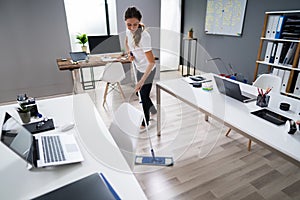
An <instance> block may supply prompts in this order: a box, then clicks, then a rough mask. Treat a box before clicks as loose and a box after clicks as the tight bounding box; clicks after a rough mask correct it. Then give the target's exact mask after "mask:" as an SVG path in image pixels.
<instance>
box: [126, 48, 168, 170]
mask: <svg viewBox="0 0 300 200" xmlns="http://www.w3.org/2000/svg"><path fill="white" fill-rule="evenodd" d="M130 55H131V56H133V54H132V52H130ZM132 69H133V74H134V78H135V83H136V84H137V82H138V81H137V76H136V72H135V70H136V69H135V65H134V63H133V62H132ZM138 97H139V103H140V104H141V105H142V103H143V102H142V98H141V94H140V91H138ZM141 107H142V109H143V105H142V106H141ZM143 113H144V112H143ZM143 119H144V122H145V126H146V132H147V137H148V140H149V144H150V151H151V156H136V157H135V164H136V165H157V166H172V165H173V158H172V157H157V156H155V153H154V150H153V146H152V141H151V138H150V134H149V130H148V124H147V123H146V117H145V113H144V115H143Z"/></svg>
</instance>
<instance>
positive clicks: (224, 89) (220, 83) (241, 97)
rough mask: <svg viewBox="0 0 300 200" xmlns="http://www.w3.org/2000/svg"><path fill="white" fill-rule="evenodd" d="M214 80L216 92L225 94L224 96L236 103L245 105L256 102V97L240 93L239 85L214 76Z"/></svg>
mask: <svg viewBox="0 0 300 200" xmlns="http://www.w3.org/2000/svg"><path fill="white" fill-rule="evenodd" d="M214 79H215V81H216V84H217V87H218V90H219V92H220V93H222V94H225V95H226V96H229V97H231V98H234V99H236V100H238V101H241V102H243V103H247V102H250V101H254V100H256V96H255V95H252V94H249V93H246V92H243V93H242V91H241V88H240V85H239V84H238V83H235V82H233V81H229V80H227V79H224V78H221V77H218V76H214Z"/></svg>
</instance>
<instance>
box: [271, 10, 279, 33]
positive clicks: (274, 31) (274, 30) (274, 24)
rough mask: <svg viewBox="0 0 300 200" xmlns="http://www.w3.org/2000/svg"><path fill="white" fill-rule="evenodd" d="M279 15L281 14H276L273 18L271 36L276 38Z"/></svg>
mask: <svg viewBox="0 0 300 200" xmlns="http://www.w3.org/2000/svg"><path fill="white" fill-rule="evenodd" d="M279 17H280V15H275V16H274V18H273V23H272V29H271V35H270V38H275V35H276V29H277V25H278V21H279Z"/></svg>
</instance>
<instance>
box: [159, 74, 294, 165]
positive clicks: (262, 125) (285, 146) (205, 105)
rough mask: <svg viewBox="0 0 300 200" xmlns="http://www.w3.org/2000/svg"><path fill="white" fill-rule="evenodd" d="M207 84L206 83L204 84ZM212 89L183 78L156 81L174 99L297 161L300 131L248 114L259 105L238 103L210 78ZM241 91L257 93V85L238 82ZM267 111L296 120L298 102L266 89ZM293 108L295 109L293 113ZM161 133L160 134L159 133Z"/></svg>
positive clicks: (208, 75) (210, 76) (258, 108)
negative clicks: (287, 105) (284, 107)
mask: <svg viewBox="0 0 300 200" xmlns="http://www.w3.org/2000/svg"><path fill="white" fill-rule="evenodd" d="M204 76H207V78H208V79H212V80H213V78H212V74H206V75H204ZM207 84H209V83H207ZM210 84H212V85H213V90H212V91H204V90H202V89H201V88H194V87H192V85H190V84H189V83H187V82H186V81H184V80H183V78H179V79H175V80H167V81H160V82H158V83H157V85H158V87H160V88H161V89H163V90H165V91H166V92H168V93H171V94H173V95H175V96H176V97H177V98H179V99H181V100H183V101H185V102H187V103H189V104H191V105H192V106H194V107H195V108H199V109H201V111H204V112H206V113H207V114H209V115H210V114H211V115H212V116H213V117H215V118H217V119H219V120H221V121H223V122H224V123H225V124H227V125H230V126H231V127H232V128H235V129H236V130H238V131H240V132H242V133H244V134H246V135H248V136H249V137H250V138H253V139H256V140H257V141H258V142H261V143H262V144H265V145H266V146H267V147H270V149H274V150H277V151H279V152H280V153H282V154H283V156H285V155H286V156H287V157H288V158H292V159H291V160H292V161H295V162H296V163H297V164H298V163H300V150H299V147H300V133H299V132H297V133H296V134H295V135H290V134H288V133H287V130H286V127H285V126H277V125H275V124H272V123H270V122H268V121H265V120H264V119H261V118H259V117H257V116H255V115H252V114H250V112H252V111H256V110H260V109H262V108H261V107H258V106H257V105H256V102H255V101H253V102H249V103H242V102H240V101H237V100H235V99H233V98H230V97H228V96H225V95H223V94H221V93H219V91H218V89H217V87H216V84H215V83H214V81H213V82H212V83H210ZM239 84H240V86H241V89H242V90H243V91H247V92H249V93H252V94H255V95H257V88H255V87H253V86H251V85H247V84H242V83H239ZM280 102H288V103H290V104H291V111H282V110H280V109H279V105H280ZM268 109H269V110H272V111H275V112H277V113H280V114H282V115H284V116H286V117H288V118H291V119H293V120H297V119H298V120H299V119H300V116H299V115H298V113H299V110H300V101H299V100H296V99H292V98H289V97H286V96H283V95H280V94H275V93H272V92H270V102H269V107H268ZM296 111H297V112H296ZM162 134H163V133H162Z"/></svg>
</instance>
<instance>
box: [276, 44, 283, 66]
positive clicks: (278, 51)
mask: <svg viewBox="0 0 300 200" xmlns="http://www.w3.org/2000/svg"><path fill="white" fill-rule="evenodd" d="M282 47H283V43H281V42H279V43H278V44H277V49H276V54H275V59H274V64H276V65H278V64H279V59H280V55H281V51H282Z"/></svg>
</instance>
